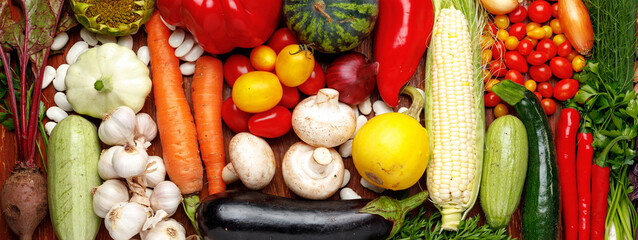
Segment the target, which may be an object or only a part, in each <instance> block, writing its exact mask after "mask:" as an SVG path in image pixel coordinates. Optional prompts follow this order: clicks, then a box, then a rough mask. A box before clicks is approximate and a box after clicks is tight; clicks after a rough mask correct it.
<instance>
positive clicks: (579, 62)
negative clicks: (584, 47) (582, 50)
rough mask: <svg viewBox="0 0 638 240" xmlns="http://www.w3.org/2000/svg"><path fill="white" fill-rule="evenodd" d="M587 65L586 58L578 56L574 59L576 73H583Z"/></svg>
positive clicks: (573, 65) (573, 66)
mask: <svg viewBox="0 0 638 240" xmlns="http://www.w3.org/2000/svg"><path fill="white" fill-rule="evenodd" d="M586 64H587V62H586V61H585V58H584V57H583V56H581V55H578V56H576V57H575V58H574V59H572V68H574V72H580V71H582V70H583V68H585V65H586Z"/></svg>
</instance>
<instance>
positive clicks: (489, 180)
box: [480, 115, 528, 229]
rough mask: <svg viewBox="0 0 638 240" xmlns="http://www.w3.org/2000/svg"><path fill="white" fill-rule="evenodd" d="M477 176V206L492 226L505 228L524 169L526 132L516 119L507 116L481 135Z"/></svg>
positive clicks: (517, 197)
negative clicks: (481, 155) (482, 147)
mask: <svg viewBox="0 0 638 240" xmlns="http://www.w3.org/2000/svg"><path fill="white" fill-rule="evenodd" d="M485 145H486V148H485V159H484V161H483V175H482V178H481V192H480V197H481V208H482V209H483V212H484V213H485V218H486V219H487V224H489V225H490V226H491V227H492V228H495V229H497V228H503V227H506V226H507V224H508V223H509V221H510V217H511V216H512V213H514V210H516V206H518V202H519V201H520V199H521V193H522V192H523V184H524V183H525V172H526V171H527V150H528V149H527V147H528V146H527V133H526V132H525V126H524V125H523V123H522V122H521V120H519V119H518V118H516V117H514V116H512V115H508V116H503V117H500V118H497V119H496V120H494V122H492V124H490V127H489V129H488V130H487V136H486V138H485Z"/></svg>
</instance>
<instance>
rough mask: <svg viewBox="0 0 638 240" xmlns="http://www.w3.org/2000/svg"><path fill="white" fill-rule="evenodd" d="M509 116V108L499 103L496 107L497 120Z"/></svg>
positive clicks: (495, 115)
mask: <svg viewBox="0 0 638 240" xmlns="http://www.w3.org/2000/svg"><path fill="white" fill-rule="evenodd" d="M508 114H509V110H508V109H507V106H506V105H505V104H503V103H499V104H498V105H496V107H494V117H495V118H500V117H502V116H505V115H508Z"/></svg>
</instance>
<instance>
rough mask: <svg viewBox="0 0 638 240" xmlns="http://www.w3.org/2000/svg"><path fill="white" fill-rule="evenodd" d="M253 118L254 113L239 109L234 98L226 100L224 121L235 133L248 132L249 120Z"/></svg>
mask: <svg viewBox="0 0 638 240" xmlns="http://www.w3.org/2000/svg"><path fill="white" fill-rule="evenodd" d="M252 116H253V114H252V113H247V112H244V111H242V110H241V109H239V108H238V107H237V105H235V103H234V102H233V98H228V99H226V101H224V103H223V104H222V120H224V123H225V124H226V126H228V128H230V130H232V131H233V132H235V133H240V132H248V119H250V117H252Z"/></svg>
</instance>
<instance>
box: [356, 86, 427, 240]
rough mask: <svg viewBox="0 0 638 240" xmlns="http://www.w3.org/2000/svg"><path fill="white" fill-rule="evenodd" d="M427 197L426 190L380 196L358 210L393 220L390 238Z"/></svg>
mask: <svg viewBox="0 0 638 240" xmlns="http://www.w3.org/2000/svg"><path fill="white" fill-rule="evenodd" d="M417 93H418V92H417ZM419 94H420V93H419ZM427 199H428V191H422V192H420V193H417V194H415V195H413V196H411V197H408V198H405V199H402V200H396V199H394V198H391V197H388V196H381V197H379V198H377V199H374V200H372V201H370V202H369V203H368V204H366V205H365V206H364V207H363V208H361V209H360V210H359V212H362V213H368V214H375V215H379V216H381V217H383V218H385V219H386V220H388V221H393V222H394V225H393V226H392V231H391V232H390V235H389V236H388V237H387V239H390V238H392V237H393V236H394V235H395V234H396V233H397V232H398V231H399V229H401V226H402V225H403V221H404V220H405V215H406V214H408V213H409V212H410V211H412V209H415V208H416V207H418V206H420V205H421V204H423V202H425V200H427Z"/></svg>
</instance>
